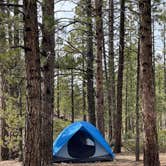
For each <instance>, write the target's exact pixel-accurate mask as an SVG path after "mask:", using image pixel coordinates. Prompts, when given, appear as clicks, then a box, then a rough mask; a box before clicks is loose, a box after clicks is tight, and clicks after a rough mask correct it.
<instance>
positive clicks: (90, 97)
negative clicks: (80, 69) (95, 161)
mask: <svg viewBox="0 0 166 166" xmlns="http://www.w3.org/2000/svg"><path fill="white" fill-rule="evenodd" d="M91 3H92V2H91V0H86V5H87V6H86V13H87V18H88V21H87V102H88V116H89V121H90V122H91V123H92V124H93V125H95V126H96V114H95V94H94V69H93V62H94V54H93V30H92V28H93V27H92V4H91Z"/></svg>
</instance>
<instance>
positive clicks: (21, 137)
mask: <svg viewBox="0 0 166 166" xmlns="http://www.w3.org/2000/svg"><path fill="white" fill-rule="evenodd" d="M22 109H23V108H22V90H21V87H20V88H19V116H20V117H22V116H23V115H22ZM19 136H20V141H19V151H20V153H19V161H22V160H23V129H22V126H21V127H20V128H19Z"/></svg>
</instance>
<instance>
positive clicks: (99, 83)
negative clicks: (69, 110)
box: [95, 0, 105, 136]
mask: <svg viewBox="0 0 166 166" xmlns="http://www.w3.org/2000/svg"><path fill="white" fill-rule="evenodd" d="M102 3H103V1H102V0H95V8H96V39H97V60H96V63H97V71H96V97H97V127H98V128H99V130H100V131H101V133H102V134H103V136H104V135H105V134H104V132H105V131H104V92H103V68H102V66H103V65H102V53H103V43H102V42H103V21H102Z"/></svg>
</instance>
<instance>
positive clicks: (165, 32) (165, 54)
mask: <svg viewBox="0 0 166 166" xmlns="http://www.w3.org/2000/svg"><path fill="white" fill-rule="evenodd" d="M165 34H166V24H164V94H165V97H164V98H165V100H166V37H165ZM163 117H164V118H163V119H164V120H163V121H164V122H163V127H164V128H166V113H164V114H163Z"/></svg>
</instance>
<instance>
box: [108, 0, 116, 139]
mask: <svg viewBox="0 0 166 166" xmlns="http://www.w3.org/2000/svg"><path fill="white" fill-rule="evenodd" d="M109 7H110V10H109V82H110V85H109V89H110V90H109V93H110V103H111V104H110V108H109V130H111V128H112V135H109V140H111V139H112V138H113V139H114V137H115V132H116V131H115V126H116V124H115V113H116V99H115V71H114V70H115V69H114V66H115V65H114V0H109ZM109 133H110V134H111V132H109Z"/></svg>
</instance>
